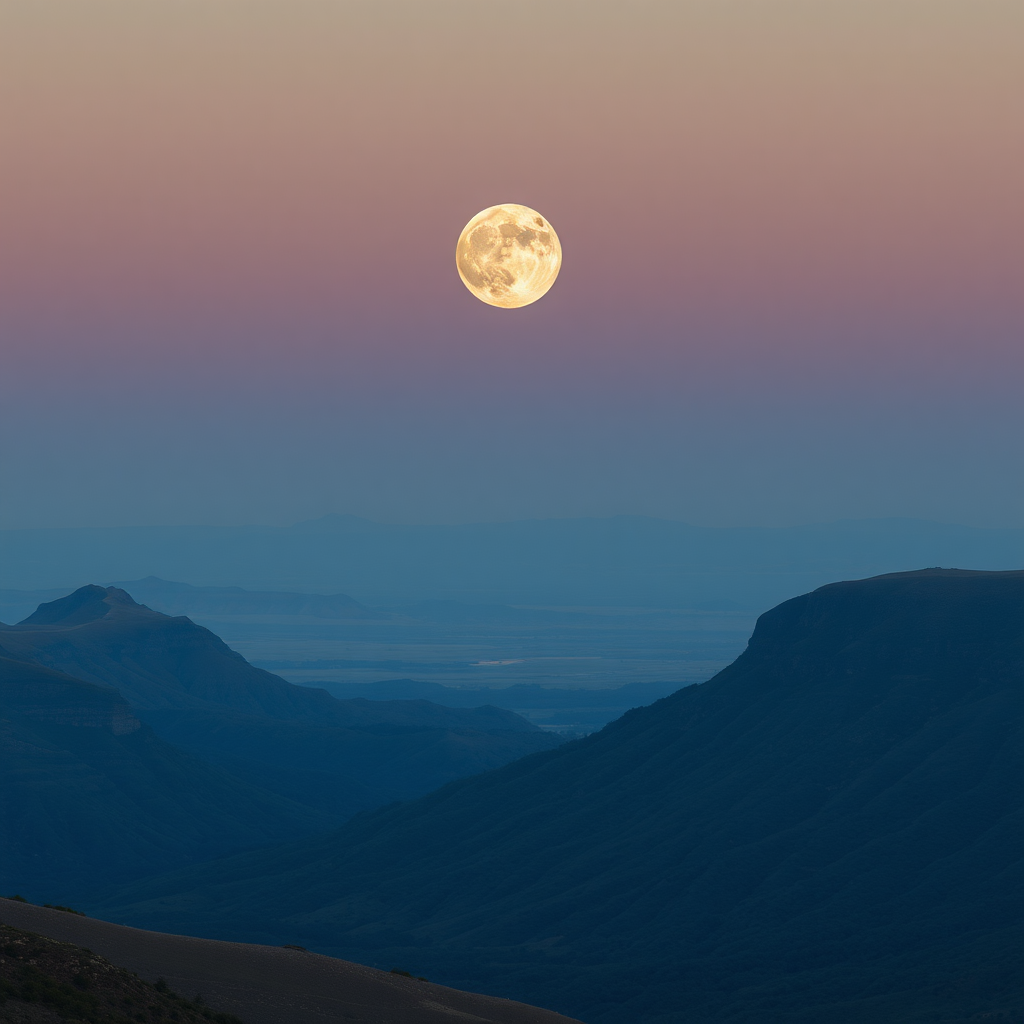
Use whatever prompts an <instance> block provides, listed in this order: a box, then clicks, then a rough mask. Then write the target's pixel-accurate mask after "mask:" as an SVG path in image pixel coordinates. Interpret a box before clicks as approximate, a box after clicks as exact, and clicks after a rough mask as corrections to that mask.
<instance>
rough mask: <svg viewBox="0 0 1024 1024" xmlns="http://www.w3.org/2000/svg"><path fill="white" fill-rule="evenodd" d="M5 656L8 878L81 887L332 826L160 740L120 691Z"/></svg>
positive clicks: (56, 889) (31, 884)
mask: <svg viewBox="0 0 1024 1024" xmlns="http://www.w3.org/2000/svg"><path fill="white" fill-rule="evenodd" d="M8 655H9V652H7V651H4V650H3V649H2V648H0V822H2V825H3V827H2V828H0V880H2V881H3V884H4V885H17V886H22V887H26V888H28V889H29V890H30V891H32V890H33V889H37V888H38V889H40V890H45V891H46V892H47V894H48V895H49V896H50V897H51V898H53V899H69V898H71V897H72V896H73V895H74V894H75V893H79V892H81V891H82V890H83V888H84V889H92V888H94V887H95V886H97V885H99V884H101V883H106V884H109V883H110V882H112V881H114V880H120V879H125V878H132V877H137V876H139V875H140V874H145V873H152V872H154V871H160V870H167V869H169V868H171V867H172V866H178V865H180V864H183V863H188V862H191V861H195V860H200V859H203V858H209V857H215V856H218V855H223V854H225V853H228V852H231V851H233V850H241V849H246V848H251V847H253V846H260V845H266V844H267V843H272V842H281V841H283V840H285V839H287V838H291V837H294V836H295V835H296V834H308V833H310V832H314V831H318V830H323V829H325V828H328V827H329V826H330V825H331V823H332V821H331V818H330V817H329V816H328V815H326V814H323V813H318V812H316V811H314V810H311V809H310V808H308V807H305V806H302V805H299V804H296V803H292V802H290V801H288V800H285V799H282V798H281V797H279V796H276V795H274V794H272V793H268V792H266V791H262V790H260V789H257V788H256V787H255V786H253V785H251V784H250V783H248V782H246V781H244V780H242V779H239V778H236V777H235V776H233V775H230V774H229V773H227V772H225V771H224V770H223V769H221V768H218V767H216V766H214V765H211V764H208V763H206V762H205V761H202V760H200V759H198V758H195V757H193V756H191V755H189V754H187V753H184V752H183V751H181V750H178V749H176V748H175V747H173V746H171V745H170V744H169V743H167V742H165V741H164V740H162V739H160V738H158V737H157V736H155V735H154V734H153V732H152V730H151V729H149V728H148V727H147V726H144V725H143V724H142V723H141V722H140V721H139V719H138V718H137V717H136V716H135V714H134V713H133V711H132V709H131V707H130V706H129V705H128V704H127V702H126V701H125V700H123V698H122V697H121V696H120V695H119V694H118V693H117V691H116V690H112V689H110V688H109V687H106V686H97V685H94V684H92V683H85V682H82V681H81V680H79V679H73V678H72V677H70V676H67V675H65V674H63V673H60V672H56V671H54V670H52V669H48V668H44V667H42V666H40V665H35V664H31V663H26V662H24V661H19V660H17V659H14V658H11V657H9V656H8Z"/></svg>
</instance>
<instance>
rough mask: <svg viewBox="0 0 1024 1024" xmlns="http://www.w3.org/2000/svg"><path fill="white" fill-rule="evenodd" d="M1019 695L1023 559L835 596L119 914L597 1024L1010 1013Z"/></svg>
mask: <svg viewBox="0 0 1024 1024" xmlns="http://www.w3.org/2000/svg"><path fill="white" fill-rule="evenodd" d="M1022 690H1024V572H1003V573H987V572H966V571H957V570H924V571H921V572H913V573H904V574H897V575H892V576H883V577H877V578H873V579H868V580H863V581H858V582H850V583H839V584H834V585H830V586H826V587H823V588H821V589H820V590H817V591H815V592H813V593H811V594H807V595H804V596H803V597H799V598H795V599H793V600H790V601H787V602H785V603H784V604H782V605H780V606H778V607H776V608H774V609H773V610H772V611H770V612H768V613H766V614H765V615H762V616H761V618H760V619H759V620H758V624H757V628H756V630H755V632H754V635H753V637H752V638H751V641H750V644H749V646H748V648H747V650H746V652H745V653H744V654H743V655H741V657H740V658H738V659H737V660H736V662H734V663H733V665H731V666H730V667H729V668H727V669H725V670H724V671H722V672H721V673H719V674H718V675H717V676H716V677H715V678H714V679H712V680H711V681H709V682H707V683H704V684H700V685H695V686H690V687H687V688H686V689H683V690H680V691H679V692H677V693H675V694H673V695H672V696H670V697H667V698H665V699H664V700H661V701H659V702H658V703H656V704H654V705H652V706H650V707H646V708H641V709H637V710H634V711H631V712H629V713H628V714H626V715H625V716H624V717H623V718H621V719H619V720H618V721H616V722H613V723H612V724H611V725H609V726H607V727H606V728H605V729H604V730H603V731H601V732H600V733H597V734H595V735H593V736H590V737H588V738H587V739H585V740H581V741H577V742H574V743H571V744H567V745H565V746H563V747H561V748H559V749H558V750H554V751H550V752H546V753H541V754H537V755H535V756H533V757H529V758H525V759H524V760H521V761H518V762H516V763H515V764H512V765H508V766H506V767H505V768H502V769H499V770H497V771H493V772H489V773H487V774H486V775H483V776H479V777H477V778H473V779H467V780H463V781H461V782H457V783H454V784H452V785H449V786H447V787H445V788H444V789H442V790H440V791H439V792H437V793H434V794H431V795H429V796H427V797H425V798H423V799H421V800H418V801H415V802H414V803H411V804H405V805H400V806H396V807H393V808H388V809H384V810H381V811H377V812H373V813H370V814H365V815H361V816H360V817H358V818H356V819H355V820H353V821H352V822H350V823H349V824H348V825H347V826H345V827H344V828H343V829H342V830H341V831H340V832H337V833H334V834H332V835H329V836H324V837H318V838H316V839H313V840H309V841H304V842H300V843H296V844H292V845H289V846H287V847H282V848H280V849H277V850H272V851H261V852H257V853H255V854H251V855H243V856H240V857H235V858H231V859H229V860H226V861H223V862H221V863H218V864H210V865H205V866H202V867H200V868H198V869H191V870H187V871H184V872H179V873H177V874H176V875H173V876H167V877H165V878H163V879H157V880H151V881H147V882H144V883H141V884H139V885H136V886H134V887H131V888H130V889H127V890H125V891H123V892H121V893H120V894H118V895H117V896H116V897H112V898H110V899H109V900H108V901H107V902H106V903H105V906H104V908H103V911H104V912H105V913H106V914H108V915H114V916H115V917H116V918H117V919H119V920H131V921H133V922H135V923H138V924H145V925H147V926H150V927H161V928H169V929H174V930H184V931H191V932H193V933H199V934H208V935H221V936H233V937H239V938H251V939H261V940H263V941H267V940H270V941H280V938H281V937H284V936H290V937H291V939H289V941H300V942H303V943H304V944H307V945H311V946H315V947H316V948H319V949H321V950H324V951H330V952H334V953H336V954H337V955H343V956H346V957H349V958H353V959H362V960H367V961H370V962H376V963H381V962H385V963H386V962H388V961H394V962H399V961H400V962H402V963H403V964H406V965H409V966H410V967H411V969H413V970H415V971H417V972H419V971H422V972H423V973H427V974H430V975H431V976H432V977H438V978H441V979H443V980H445V981H446V982H448V983H452V984H457V985H460V986H465V987H473V988H482V989H484V990H489V991H499V992H502V993H510V994H513V995H515V996H516V997H517V998H527V999H530V1000H532V1001H535V1002H541V1003H543V1004H545V1005H549V1006H554V1007H556V1008H559V1009H561V1010H563V1011H565V1012H569V1013H574V1014H577V1015H579V1016H581V1017H583V1018H584V1019H586V1020H587V1021H588V1022H593V1024H604V1022H608V1024H612V1022H616V1024H618V1022H621V1024H627V1022H629V1024H633V1022H641V1021H642V1022H665V1024H667V1022H670V1021H671V1022H686V1024H697V1022H700V1024H710V1022H715V1024H719V1022H721V1024H725V1022H735V1024H740V1022H743V1024H748V1022H749V1024H753V1022H755V1021H756V1022H762V1021H769V1020H772V1021H786V1022H787V1024H819V1022H821V1021H825V1020H827V1021H829V1022H830V1024H842V1022H850V1024H852V1022H857V1024H868V1022H871V1024H882V1022H891V1024H895V1022H911V1021H925V1020H932V1019H942V1020H943V1021H949V1022H953V1021H957V1022H959V1021H967V1020H968V1019H977V1017H976V1016H975V1015H978V1014H989V1015H990V1014H994V1013H1003V1014H1006V1015H1007V1019H1014V1020H1015V1019H1017V1016H1019V1015H1020V1014H1021V1013H1022V1011H1024V991H1022V985H1021V977H1020V971H1019V949H1020V942H1021V937H1022V936H1021V916H1022V915H1021V895H1022V878H1024V873H1022V870H1021V860H1022V851H1024V843H1022V841H1021V840H1022V835H1021V816H1022V811H1021V803H1022V801H1021V797H1022V795H1024V793H1022V790H1024V764H1022V759H1024V755H1022V751H1024V742H1022V741H1024V736H1022V722H1024V718H1022V715H1021V711H1022ZM936 1014H937V1015H938V1018H936V1016H935V1015H936Z"/></svg>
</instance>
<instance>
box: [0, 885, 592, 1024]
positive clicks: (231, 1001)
mask: <svg viewBox="0 0 1024 1024" xmlns="http://www.w3.org/2000/svg"><path fill="white" fill-rule="evenodd" d="M12 925H13V926H16V928H17V929H18V930H17V931H16V930H15V927H12ZM32 933H37V934H32ZM41 936H46V937H45V938H44V937H41ZM85 946H87V947H88V948H83V947H85ZM0 948H2V949H3V952H2V953H0V1021H4V1022H6V1021H8V1020H10V1021H11V1024H15V1022H17V1024H36V1022H38V1024H51V1022H52V1021H53V1020H54V1017H53V1016H42V1015H40V1016H38V1017H32V1016H26V1015H25V1014H26V1011H31V1010H32V1009H40V1010H43V1009H44V1008H54V1009H56V1008H61V1009H64V1010H65V1011H71V1012H68V1014H67V1015H68V1017H70V1018H71V1019H75V1020H81V1019H83V1018H84V1019H86V1020H89V1021H96V1022H97V1024H108V1022H109V1024H125V1022H126V1020H127V1019H128V1018H127V1017H126V1016H125V1011H126V1010H127V1011H128V1012H129V1013H130V1014H131V1019H133V1020H153V1021H161V1020H171V1021H181V1022H182V1024H191V1022H197V1024H198V1022H202V1021H204V1020H205V1021H211V1022H212V1024H218V1021H223V1024H229V1020H225V1019H224V1018H225V1016H227V1015H226V1014H224V1011H225V1010H228V1011H230V1014H231V1015H232V1016H231V1019H235V1018H234V1015H236V1014H237V1016H238V1017H240V1018H241V1019H242V1021H243V1022H244V1024H452V1022H453V1021H465V1022H467V1024H468V1022H473V1021H477V1022H481V1024H574V1022H572V1021H571V1020H570V1019H569V1018H568V1017H563V1016H561V1015H560V1014H557V1013H552V1012H551V1011H549V1010H542V1009H539V1008H538V1007H536V1006H524V1005H523V1004H522V1003H514V1002H511V1001H509V1000H507V999H494V998H492V997H489V996H480V995H475V994H473V993H470V992H458V991H455V990H454V989H450V988H445V987H444V986H443V985H434V984H431V983H429V982H426V981H424V980H422V979H420V978H411V977H408V976H403V975H402V974H399V973H397V972H391V971H377V970H373V969H372V968H369V967H362V966H360V965H359V964H352V963H346V962H345V961H343V960H335V959H332V958H330V957H325V956H318V955H316V954H315V953H308V952H306V951H305V950H303V949H301V948H298V947H295V946H292V947H290V948H281V947H276V948H275V947H273V946H252V945H242V944H240V943H229V942H214V941H211V940H210V939H194V938H190V937H188V936H185V935H162V934H159V933H158V932H145V931H140V930H138V929H136V928H123V927H121V926H119V925H116V924H108V923H107V922H105V921H94V920H91V919H90V918H87V917H81V916H79V915H77V914H68V913H62V912H61V911H60V910H51V909H46V908H44V907H36V906H31V905H29V904H26V903H20V902H16V901H12V900H0ZM97 954H98V955H97ZM111 965H116V967H112V966H111ZM40 975H42V976H43V978H44V979H49V980H50V981H51V982H52V983H55V984H51V985H50V986H46V985H45V982H44V984H39V976H40ZM6 978H9V979H10V983H9V984H10V988H11V989H12V990H13V993H14V994H13V995H12V996H11V998H10V999H9V1002H8V1003H7V1007H6V1009H7V1010H9V1011H11V1012H12V1015H11V1016H10V1017H7V1016H5V1007H4V1005H3V994H4V990H3V988H2V986H3V982H4V980H5V979H6ZM26 981H28V982H29V983H30V986H31V987H30V989H29V992H28V993H25V992H24V987H25V982H26ZM32 982H35V984H32ZM175 992H177V993H180V995H179V996H178V997H175V995H174V993H175ZM26 994H27V995H29V997H30V998H29V1001H26V1000H25V999H22V998H18V996H23V995H26ZM197 994H198V995H200V996H201V997H202V999H201V1001H196V1000H195V996H196V995H197ZM47 996H50V999H49V1000H47V998H46V997H47ZM62 996H63V999H61V997H62ZM90 997H92V999H90ZM126 997H127V998H126ZM129 1000H130V1001H129ZM90 1003H93V1004H94V1005H90ZM75 1010H77V1011H78V1013H75V1012H74V1011H75ZM83 1011H84V1012H83ZM105 1011H109V1014H107V1013H106V1012H105ZM118 1011H120V1012H118ZM146 1011H148V1014H147V1013H146ZM161 1011H162V1012H161ZM140 1013H141V1016H140ZM219 1014H220V1016H218V1015H219ZM236 1024H237V1022H236Z"/></svg>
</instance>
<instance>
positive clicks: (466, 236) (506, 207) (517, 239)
mask: <svg viewBox="0 0 1024 1024" xmlns="http://www.w3.org/2000/svg"><path fill="white" fill-rule="evenodd" d="M455 265H456V266H457V267H458V269H459V277H461V278H462V283H463V284H464V285H465V286H466V287H467V288H468V289H469V290H470V291H471V292H472V293H473V294H474V295H475V296H476V297H477V298H478V299H480V301H481V302H487V303H489V304H490V305H492V306H501V307H502V309H517V308H518V307H519V306H528V305H529V304H530V303H531V302H536V301H537V300H538V299H539V298H540V297H541V296H542V295H545V294H546V293H547V291H548V289H549V288H550V287H551V286H552V285H553V284H554V283H555V278H556V277H558V269H559V267H561V265H562V246H561V245H560V244H559V241H558V235H556V234H555V229H554V228H553V227H552V226H551V225H550V224H549V223H548V222H547V221H546V220H545V219H544V218H543V217H542V216H541V215H540V214H539V213H538V212H537V211H536V210H531V209H530V208H529V207H528V206H520V205H519V204H518V203H503V204H502V205H501V206H491V207H488V208H487V209H486V210H484V211H483V212H481V213H478V214H477V215H476V216H475V217H474V218H473V219H472V220H471V221H470V222H469V223H468V224H467V225H466V226H465V227H464V228H463V229H462V234H461V235H459V244H458V245H457V246H456V247H455Z"/></svg>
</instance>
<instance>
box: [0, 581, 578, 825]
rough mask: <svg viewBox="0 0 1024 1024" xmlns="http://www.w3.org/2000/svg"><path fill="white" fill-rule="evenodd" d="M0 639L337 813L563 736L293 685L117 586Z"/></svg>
mask: <svg viewBox="0 0 1024 1024" xmlns="http://www.w3.org/2000/svg"><path fill="white" fill-rule="evenodd" d="M0 644H3V645H4V646H5V647H7V648H8V649H9V650H10V651H11V652H13V653H15V654H16V656H18V657H20V658H22V659H24V660H32V661H35V662H37V663H40V664H43V665H45V666H47V667H49V668H52V669H54V670H57V671H61V672H65V673H67V674H69V675H72V676H75V677H77V678H80V679H84V680H87V681H90V682H93V683H99V684H103V685H106V686H112V687H116V688H117V689H118V690H119V691H120V693H121V694H122V696H123V697H124V698H125V699H126V700H127V701H128V703H129V704H130V705H131V706H132V708H133V709H134V711H135V714H136V715H137V716H138V717H139V718H141V719H142V720H143V721H145V722H146V723H147V724H149V725H150V726H151V727H152V728H153V729H154V730H155V731H156V732H157V733H158V735H160V736H162V737H163V738H165V739H167V740H169V741H171V742H172V743H174V744H175V745H177V746H179V747H182V748H183V749H185V750H188V751H190V752H191V753H193V754H196V755H199V756H201V757H203V758H205V759H207V760H209V761H213V762H215V763H217V764H220V765H222V766H224V767H226V768H228V769H229V770H231V771H233V772H235V773H236V774H239V775H241V776H242V777H244V778H246V779H248V780H251V781H253V782H256V783H258V784H259V785H260V786H262V787H264V788H266V789H268V790H271V791H273V792H274V793H277V794H278V795H280V796H283V797H286V798H288V799H291V800H297V801H300V802H302V803H305V804H307V805H308V806H309V807H310V808H311V809H314V810H316V811H319V812H326V813H328V814H331V815H333V816H334V817H335V820H336V821H340V820H343V819H344V818H347V817H349V816H351V815H352V814H354V813H356V812H357V811H359V810H363V809H365V808H368V807H377V806H381V805H382V804H386V803H390V802H392V801H394V800H400V799H408V798H410V797H414V796H420V795H422V794H424V793H428V792H430V791H431V790H432V789H436V788H437V787H438V786H441V785H443V784H444V783H446V782H450V781H452V780H453V779H457V778H462V777H464V776H467V775H473V774H476V773H478V772H481V771H485V770H487V769H489V768H495V767H498V766H500V765H503V764H507V763H508V762H509V761H512V760H515V759H516V758H518V757H522V756H523V755H525V754H529V753H533V752H535V751H538V750H547V749H550V748H552V747H554V746H557V745H558V743H559V742H560V739H559V738H558V737H554V736H550V735H547V734H545V733H544V732H542V731H541V730H540V729H538V728H537V727H536V726H534V725H532V724H531V723H529V722H527V721H526V720H525V719H524V718H521V717H520V716H519V715H516V714H514V713H513V712H511V711H505V710H501V709H499V708H493V707H478V708H446V707H441V706H439V705H437V704H432V703H430V702H428V701H423V700H419V701H367V700H337V699H335V698H334V697H332V696H330V694H328V693H327V692H326V691H324V690H318V689H313V688H310V687H304V686H294V685H292V684H291V683H287V682H285V681H284V680H283V679H281V678H280V677H279V676H275V675H273V674H272V673H270V672H265V671H263V670H262V669H258V668H254V667H253V666H252V665H250V664H249V663H248V662H247V661H246V660H245V659H244V658H243V657H242V656H241V655H240V654H237V653H236V652H235V651H232V650H231V649H230V648H229V647H228V646H227V645H226V644H224V643H223V642H222V641H221V640H220V639H219V638H218V637H217V636H215V635H214V634H213V633H211V632H210V631H209V630H207V629H204V628H202V627H201V626H197V625H195V623H193V622H191V621H190V620H189V619H187V618H185V617H177V618H171V617H168V616H166V615H163V614H161V613H159V612H154V611H152V610H151V609H149V608H146V607H145V606H143V605H139V604H136V603H135V601H134V600H133V599H132V598H131V596H130V595H128V594H127V593H126V592H125V591H123V590H118V589H117V588H115V587H107V588H104V587H96V586H87V587H82V588H80V589H79V590H77V591H75V592H74V593H73V594H69V595H68V596H67V597H64V598H61V599H60V600H58V601H53V602H50V603H48V604H43V605H40V606H39V608H38V610H37V611H36V612H35V613H34V614H33V615H30V616H29V617H28V618H27V619H25V620H24V621H23V622H21V623H19V624H18V625H17V626H6V627H3V628H0Z"/></svg>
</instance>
